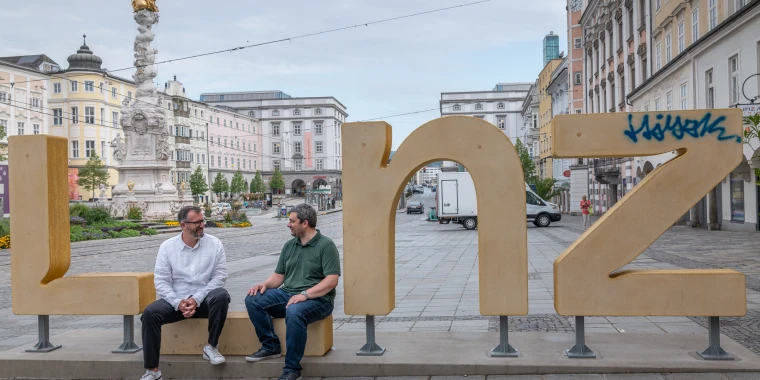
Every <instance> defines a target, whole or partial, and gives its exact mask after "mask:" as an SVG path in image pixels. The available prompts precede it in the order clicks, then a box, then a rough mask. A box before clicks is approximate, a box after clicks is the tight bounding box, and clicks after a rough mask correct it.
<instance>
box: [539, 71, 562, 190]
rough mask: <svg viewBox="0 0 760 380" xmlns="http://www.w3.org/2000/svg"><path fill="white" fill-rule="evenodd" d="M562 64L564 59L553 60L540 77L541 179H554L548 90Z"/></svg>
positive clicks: (550, 101)
mask: <svg viewBox="0 0 760 380" xmlns="http://www.w3.org/2000/svg"><path fill="white" fill-rule="evenodd" d="M561 63H562V59H561V58H558V59H552V60H551V61H549V63H547V64H546V66H544V69H543V70H541V73H540V74H539V75H538V88H537V90H536V93H537V95H538V99H539V103H538V125H539V134H540V135H539V147H540V154H539V161H538V175H539V177H540V178H552V173H553V167H552V150H551V148H552V131H551V121H552V97H551V95H550V94H549V93H548V91H547V88H548V87H549V84H550V83H551V80H552V73H554V70H555V69H556V68H557V66H559V65H560V64H561Z"/></svg>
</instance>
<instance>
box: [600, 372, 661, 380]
mask: <svg viewBox="0 0 760 380" xmlns="http://www.w3.org/2000/svg"><path fill="white" fill-rule="evenodd" d="M602 377H604V380H663V379H664V377H662V375H660V374H659V373H624V374H605V375H604V376H602Z"/></svg>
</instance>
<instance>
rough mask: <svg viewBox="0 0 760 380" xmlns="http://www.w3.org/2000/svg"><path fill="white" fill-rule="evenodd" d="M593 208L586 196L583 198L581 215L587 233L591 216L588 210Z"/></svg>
mask: <svg viewBox="0 0 760 380" xmlns="http://www.w3.org/2000/svg"><path fill="white" fill-rule="evenodd" d="M589 207H591V201H588V200H586V196H585V195H584V196H583V198H581V214H583V230H584V231H586V229H587V228H588V226H589V214H588V209H589Z"/></svg>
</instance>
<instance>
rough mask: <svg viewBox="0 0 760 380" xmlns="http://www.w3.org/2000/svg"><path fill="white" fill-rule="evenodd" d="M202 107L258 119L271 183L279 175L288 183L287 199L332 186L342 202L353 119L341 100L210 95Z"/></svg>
mask: <svg viewBox="0 0 760 380" xmlns="http://www.w3.org/2000/svg"><path fill="white" fill-rule="evenodd" d="M201 101H202V102H205V103H207V104H210V105H216V106H225V107H228V108H230V109H235V110H237V112H238V113H239V114H241V115H245V116H249V117H253V118H257V119H258V120H260V122H261V133H262V135H263V140H262V146H261V148H262V149H261V154H262V168H263V174H264V175H265V180H267V179H268V178H269V177H271V174H272V172H273V171H274V170H275V169H278V170H280V171H282V173H283V176H284V178H285V191H284V192H285V194H295V195H301V194H302V193H303V192H304V191H305V190H306V189H317V188H318V187H319V186H320V185H327V184H329V185H330V186H331V188H332V189H333V194H334V195H335V196H337V197H340V196H341V193H342V191H341V186H342V178H341V171H342V168H343V157H342V150H341V148H342V145H341V132H340V127H341V125H342V124H343V123H344V122H345V121H346V119H347V117H348V113H347V109H346V106H344V105H343V104H342V103H341V102H340V101H338V100H337V99H336V98H334V97H331V96H328V97H299V98H294V97H291V96H290V95H287V94H285V93H283V92H282V91H266V92H227V93H204V94H202V95H201Z"/></svg>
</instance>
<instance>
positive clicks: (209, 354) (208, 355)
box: [156, 344, 225, 380]
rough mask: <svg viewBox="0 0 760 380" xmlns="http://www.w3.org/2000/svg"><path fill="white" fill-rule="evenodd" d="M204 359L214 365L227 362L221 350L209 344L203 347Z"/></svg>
mask: <svg viewBox="0 0 760 380" xmlns="http://www.w3.org/2000/svg"><path fill="white" fill-rule="evenodd" d="M203 358H204V359H206V360H208V361H210V362H211V364H213V365H217V364H222V363H224V361H225V360H224V356H222V354H220V353H219V349H217V348H216V347H211V346H210V345H208V344H207V345H205V346H203ZM156 380H158V379H156Z"/></svg>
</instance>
